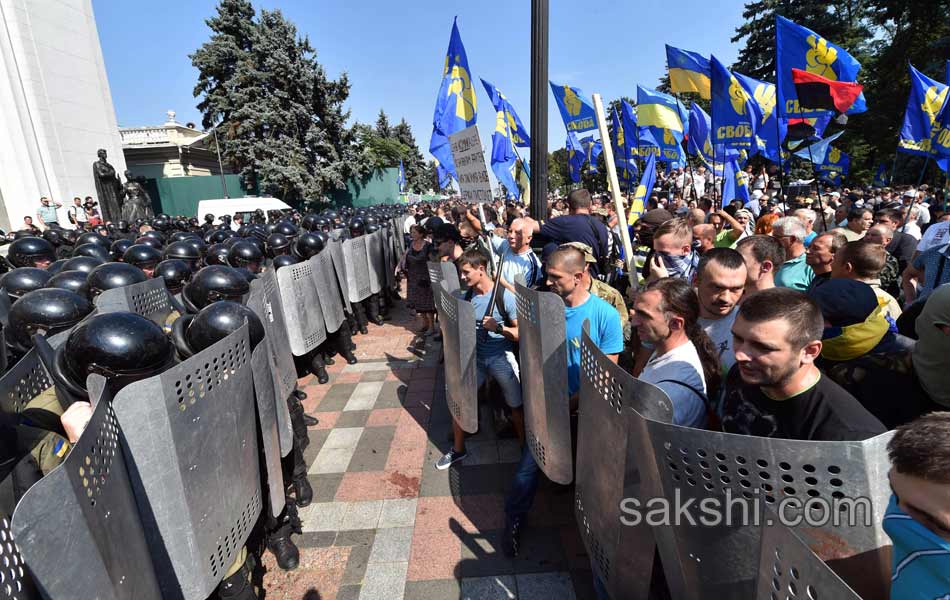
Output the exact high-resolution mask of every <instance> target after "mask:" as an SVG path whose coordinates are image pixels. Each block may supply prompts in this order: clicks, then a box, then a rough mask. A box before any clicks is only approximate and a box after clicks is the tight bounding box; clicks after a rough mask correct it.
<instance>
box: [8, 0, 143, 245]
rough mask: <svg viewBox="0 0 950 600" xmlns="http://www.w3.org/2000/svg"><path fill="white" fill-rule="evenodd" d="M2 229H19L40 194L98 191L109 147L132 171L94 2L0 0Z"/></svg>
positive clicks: (115, 160) (64, 198) (117, 163)
mask: <svg viewBox="0 0 950 600" xmlns="http://www.w3.org/2000/svg"><path fill="white" fill-rule="evenodd" d="M0 139H2V140H3V143H0V228H3V229H5V230H8V231H9V230H10V229H18V228H19V227H20V226H21V224H22V223H23V217H24V216H25V215H34V214H35V213H36V208H37V206H39V198H40V197H41V196H49V197H51V198H53V199H55V200H56V201H59V202H62V203H63V205H64V208H63V209H61V210H60V211H59V213H60V218H59V220H60V222H61V223H63V224H67V220H66V213H65V207H66V206H68V205H70V204H71V203H72V198H73V197H74V196H81V197H85V196H93V197H95V196H96V186H95V182H94V180H93V175H92V164H93V163H94V162H95V161H96V151H97V150H98V149H99V148H104V149H105V150H106V151H107V153H108V161H109V162H110V163H111V164H112V166H113V167H115V169H116V172H118V173H120V174H121V173H122V172H124V171H125V168H126V163H125V158H124V156H123V153H122V144H121V140H120V137H119V128H118V125H117V122H116V116H115V109H114V108H113V104H112V94H111V92H110V90H109V81H108V79H107V77H106V70H105V64H104V62H103V58H102V49H101V47H100V45H99V32H98V30H97V28H96V20H95V15H94V14H93V9H92V0H56V1H55V2H54V1H51V0H48V1H40V0H0Z"/></svg>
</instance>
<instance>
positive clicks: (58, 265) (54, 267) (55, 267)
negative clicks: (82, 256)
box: [46, 258, 72, 275]
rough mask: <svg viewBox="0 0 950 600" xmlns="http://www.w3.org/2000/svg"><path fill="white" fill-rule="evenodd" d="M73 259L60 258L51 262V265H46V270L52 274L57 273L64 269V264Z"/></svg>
mask: <svg viewBox="0 0 950 600" xmlns="http://www.w3.org/2000/svg"><path fill="white" fill-rule="evenodd" d="M70 260H72V259H71V258H61V259H59V260H56V261H53V262H52V263H50V266H48V267H46V272H47V273H49V274H50V275H56V274H57V273H59V272H60V271H62V270H63V265H65V264H66V263H67V262H69V261H70Z"/></svg>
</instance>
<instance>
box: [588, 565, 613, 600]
mask: <svg viewBox="0 0 950 600" xmlns="http://www.w3.org/2000/svg"><path fill="white" fill-rule="evenodd" d="M590 570H591V573H593V575H594V597H595V598H597V600H610V594H608V593H607V586H605V585H604V582H603V581H601V579H600V577H599V576H598V575H597V571H595V570H594V563H591V565H590Z"/></svg>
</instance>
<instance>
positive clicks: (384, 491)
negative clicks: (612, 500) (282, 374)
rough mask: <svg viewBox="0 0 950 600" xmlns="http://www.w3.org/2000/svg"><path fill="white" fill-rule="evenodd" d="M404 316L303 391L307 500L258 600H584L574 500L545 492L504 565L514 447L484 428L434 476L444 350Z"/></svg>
mask: <svg viewBox="0 0 950 600" xmlns="http://www.w3.org/2000/svg"><path fill="white" fill-rule="evenodd" d="M412 326H414V322H413V318H412V317H411V316H410V315H409V314H408V313H407V312H406V311H405V310H404V309H403V308H402V303H400V304H399V306H398V307H397V309H396V310H395V312H394V314H393V320H392V321H390V322H388V323H387V324H386V325H384V326H382V327H377V326H375V325H370V333H369V335H366V336H357V338H356V342H357V346H358V348H357V356H358V358H359V360H360V362H359V364H356V365H346V364H345V363H344V362H343V361H342V360H339V359H338V360H337V363H336V364H335V365H333V366H331V367H328V369H327V370H328V371H329V372H330V382H329V383H328V384H326V385H318V384H316V382H315V381H314V380H313V379H312V378H309V377H308V378H305V379H302V380H300V386H301V388H302V389H303V390H304V391H306V392H307V394H308V396H309V397H308V399H307V400H306V401H305V402H304V406H305V407H306V409H307V412H308V413H310V414H312V415H314V416H315V417H317V418H318V419H319V421H320V423H319V425H317V426H316V427H314V428H311V430H310V440H311V443H310V447H309V448H308V449H307V451H306V460H307V464H308V465H309V473H310V482H311V484H312V485H313V490H314V501H313V503H312V504H311V505H310V506H308V507H306V508H304V509H302V510H301V513H300V516H301V520H302V521H303V529H304V533H303V535H302V536H296V537H295V540H296V542H297V545H298V546H299V547H300V553H301V558H300V566H299V567H298V568H297V569H296V570H294V571H291V572H289V573H285V572H283V571H281V570H280V569H278V568H277V567H276V564H275V563H274V561H273V557H272V556H270V555H269V554H267V555H265V559H264V566H265V568H266V570H267V572H266V574H265V576H264V583H265V589H266V590H267V592H266V598H267V599H268V600H273V599H277V598H279V599H288V600H290V599H293V600H298V599H301V600H334V599H336V600H357V599H359V600H390V599H393V600H398V599H403V598H405V599H406V600H423V599H424V600H443V599H444V600H456V599H459V598H463V599H472V600H494V599H496V598H497V599H499V600H500V599H514V598H519V599H521V600H536V599H537V600H562V599H564V600H566V599H571V598H582V599H586V598H590V597H592V590H591V582H590V581H591V575H590V564H589V562H588V559H587V556H586V554H585V551H584V547H583V544H582V543H581V541H580V538H579V536H578V533H577V527H576V525H575V522H574V514H573V509H572V498H573V489H572V488H561V489H555V488H556V486H554V485H553V484H551V483H549V482H546V481H545V482H544V483H542V485H541V489H540V490H539V493H538V498H537V502H536V503H535V507H534V509H533V511H532V513H531V515H530V517H529V520H528V523H527V528H526V529H525V530H524V533H523V535H522V550H521V555H520V557H519V558H517V559H514V560H510V559H507V558H505V556H504V555H503V554H502V553H501V545H500V534H501V529H502V528H503V526H504V510H503V507H504V494H505V491H506V490H507V488H508V485H509V482H510V480H511V475H512V473H513V470H514V467H515V461H516V460H517V459H518V452H519V450H518V445H517V442H516V441H514V440H510V439H506V440H499V439H497V438H496V437H495V436H494V434H493V432H492V431H491V427H489V426H484V427H482V428H481V429H482V431H480V432H479V433H478V434H477V435H475V436H471V437H470V438H469V440H468V442H467V445H468V449H469V458H468V459H466V460H465V461H464V462H463V463H462V465H461V466H460V467H458V468H453V469H449V470H448V471H437V470H436V469H435V468H434V466H433V464H434V462H435V460H437V459H438V457H439V456H441V455H442V454H443V453H444V452H445V451H446V450H447V449H448V447H449V445H450V443H449V435H450V431H451V429H450V428H451V417H450V416H449V412H448V408H447V406H446V403H445V397H444V384H443V380H442V369H441V366H440V365H439V364H438V360H439V354H440V352H441V346H440V345H439V344H438V343H436V342H433V341H431V340H430V341H428V342H425V343H422V342H420V340H418V339H417V338H414V336H413V334H412V332H410V331H409V329H408V328H409V327H412Z"/></svg>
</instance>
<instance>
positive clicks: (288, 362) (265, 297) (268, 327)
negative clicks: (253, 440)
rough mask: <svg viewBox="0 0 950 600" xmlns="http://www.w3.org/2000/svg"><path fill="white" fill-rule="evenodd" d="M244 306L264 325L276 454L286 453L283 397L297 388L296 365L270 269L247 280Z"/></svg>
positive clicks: (289, 434) (289, 435)
mask: <svg viewBox="0 0 950 600" xmlns="http://www.w3.org/2000/svg"><path fill="white" fill-rule="evenodd" d="M247 307H248V308H250V309H251V310H252V311H254V314H256V315H257V316H258V317H260V319H261V322H262V323H263V324H264V331H265V332H266V335H265V336H264V342H265V343H266V344H267V347H268V348H269V349H270V353H269V356H270V372H271V377H272V379H273V381H274V396H275V398H274V401H275V405H274V407H275V410H276V414H277V433H278V437H279V439H280V455H281V456H287V455H288V454H289V453H290V451H291V449H292V448H293V444H294V439H293V435H294V431H293V425H292V424H291V423H290V410H289V409H288V407H287V397H288V396H290V394H291V393H292V392H293V391H294V389H295V388H296V387H297V367H296V366H295V365H294V358H293V355H292V354H291V353H290V342H289V341H287V329H286V325H285V321H284V312H283V310H282V309H281V307H280V292H279V291H278V290H277V277H276V275H275V274H274V272H273V271H266V272H264V273H262V274H261V275H260V276H259V277H258V278H257V279H255V280H254V281H252V282H251V293H250V295H249V296H248V298H247Z"/></svg>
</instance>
